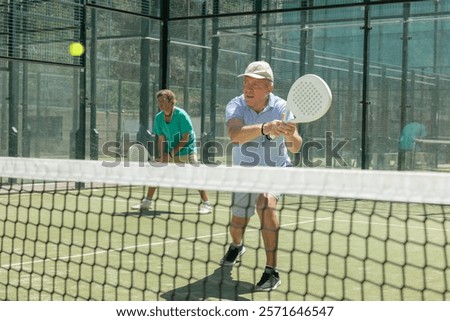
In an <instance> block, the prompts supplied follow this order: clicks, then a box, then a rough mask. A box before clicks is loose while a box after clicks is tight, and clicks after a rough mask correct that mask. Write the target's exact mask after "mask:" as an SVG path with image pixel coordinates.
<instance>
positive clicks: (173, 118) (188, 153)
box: [131, 89, 212, 214]
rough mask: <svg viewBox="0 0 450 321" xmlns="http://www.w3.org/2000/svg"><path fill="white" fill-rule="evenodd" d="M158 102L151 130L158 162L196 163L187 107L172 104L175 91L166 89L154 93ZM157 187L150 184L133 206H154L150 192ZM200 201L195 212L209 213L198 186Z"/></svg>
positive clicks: (203, 195) (193, 134) (192, 130)
mask: <svg viewBox="0 0 450 321" xmlns="http://www.w3.org/2000/svg"><path fill="white" fill-rule="evenodd" d="M156 99H157V100H158V106H159V109H160V110H161V111H160V112H159V113H158V114H156V117H155V120H154V125H153V131H154V133H155V134H156V135H157V136H158V142H157V148H158V155H159V159H157V160H156V161H158V162H165V163H167V162H174V163H189V164H194V165H197V164H198V159H197V146H196V137H195V132H194V128H193V126H192V121H191V118H190V117H189V115H188V114H187V112H186V111H184V110H183V109H181V108H179V107H177V106H175V103H176V97H175V94H174V93H173V92H172V91H171V90H168V89H163V90H160V91H158V92H157V93H156ZM155 191H156V187H154V186H151V187H149V188H148V190H147V196H146V198H144V199H143V200H142V202H141V203H140V204H137V205H135V206H132V207H131V208H132V209H134V210H148V209H151V208H152V207H153V204H152V203H153V201H152V199H153V195H154V194H155ZM199 193H200V198H201V201H202V202H201V204H200V208H199V211H198V213H199V214H208V213H211V212H212V206H211V204H210V203H209V201H208V194H207V192H206V191H203V190H199Z"/></svg>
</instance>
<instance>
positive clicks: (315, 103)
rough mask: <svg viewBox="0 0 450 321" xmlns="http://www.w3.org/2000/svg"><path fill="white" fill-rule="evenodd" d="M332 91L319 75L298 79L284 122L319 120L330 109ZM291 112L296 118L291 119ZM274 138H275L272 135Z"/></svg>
mask: <svg viewBox="0 0 450 321" xmlns="http://www.w3.org/2000/svg"><path fill="white" fill-rule="evenodd" d="M332 99H333V98H332V95H331V90H330V88H329V87H328V85H327V83H326V82H325V81H324V80H323V79H322V78H320V77H319V76H317V75H313V74H306V75H304V76H302V77H300V78H298V79H297V80H296V81H295V82H294V84H293V85H292V86H291V89H289V93H288V97H287V106H286V109H287V110H286V113H285V115H284V119H283V121H286V122H290V123H310V122H313V121H315V120H318V119H319V118H321V117H322V116H323V115H325V114H326V113H327V111H328V110H329V109H330V106H331V101H332ZM289 111H290V112H291V113H292V114H293V116H294V118H293V119H289V118H288V117H289V116H288V115H289ZM271 137H272V138H273V136H272V135H271Z"/></svg>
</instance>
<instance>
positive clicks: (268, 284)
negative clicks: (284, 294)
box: [255, 271, 281, 291]
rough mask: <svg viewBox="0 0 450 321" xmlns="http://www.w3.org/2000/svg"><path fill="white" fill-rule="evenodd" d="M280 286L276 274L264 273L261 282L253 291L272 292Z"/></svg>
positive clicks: (278, 277)
mask: <svg viewBox="0 0 450 321" xmlns="http://www.w3.org/2000/svg"><path fill="white" fill-rule="evenodd" d="M280 284H281V280H280V275H279V274H278V272H275V271H272V272H264V273H263V275H262V277H261V280H260V281H259V282H258V283H257V284H256V287H255V291H272V290H275V289H276V288H277V287H279V286H280Z"/></svg>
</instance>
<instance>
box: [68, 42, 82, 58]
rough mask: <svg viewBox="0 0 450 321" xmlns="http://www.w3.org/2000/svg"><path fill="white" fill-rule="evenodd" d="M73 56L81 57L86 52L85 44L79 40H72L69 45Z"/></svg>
mask: <svg viewBox="0 0 450 321" xmlns="http://www.w3.org/2000/svg"><path fill="white" fill-rule="evenodd" d="M69 52H70V55H71V56H74V57H79V56H81V55H82V54H83V53H84V46H83V45H82V44H81V43H79V42H72V43H71V44H70V46H69Z"/></svg>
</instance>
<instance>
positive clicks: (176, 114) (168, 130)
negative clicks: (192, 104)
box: [153, 106, 197, 156]
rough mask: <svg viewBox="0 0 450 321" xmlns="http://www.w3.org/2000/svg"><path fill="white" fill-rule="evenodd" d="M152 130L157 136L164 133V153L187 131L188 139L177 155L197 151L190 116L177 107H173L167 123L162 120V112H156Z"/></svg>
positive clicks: (178, 141)
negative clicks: (170, 117) (165, 141)
mask: <svg viewBox="0 0 450 321" xmlns="http://www.w3.org/2000/svg"><path fill="white" fill-rule="evenodd" d="M153 131H154V132H155V134H156V135H158V136H161V135H164V136H165V137H166V140H167V144H166V150H165V152H166V153H168V152H170V151H171V150H172V149H173V148H174V147H175V146H177V145H178V144H179V143H180V141H181V139H182V138H183V134H185V133H187V132H188V133H189V140H188V142H187V143H186V145H184V147H183V148H182V149H181V150H180V151H179V152H178V153H177V155H179V156H180V155H189V154H192V153H195V152H196V151H197V150H196V145H195V139H196V138H195V132H194V127H193V126H192V121H191V118H190V117H189V115H188V114H187V113H186V112H185V111H184V110H183V109H181V108H179V107H176V106H175V107H174V109H173V115H172V119H171V120H170V122H169V123H166V121H165V120H164V113H163V112H162V111H161V112H159V113H158V114H156V117H155V121H154V124H153ZM174 156H175V155H174Z"/></svg>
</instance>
